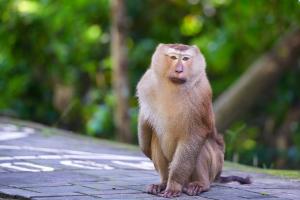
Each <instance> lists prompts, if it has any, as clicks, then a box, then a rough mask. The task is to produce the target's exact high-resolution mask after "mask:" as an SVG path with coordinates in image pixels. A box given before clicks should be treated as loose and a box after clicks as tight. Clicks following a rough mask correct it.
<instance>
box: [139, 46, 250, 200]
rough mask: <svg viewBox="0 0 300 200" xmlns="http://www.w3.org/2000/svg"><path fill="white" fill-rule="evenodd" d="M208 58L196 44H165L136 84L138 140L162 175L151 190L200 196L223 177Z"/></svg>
mask: <svg viewBox="0 0 300 200" xmlns="http://www.w3.org/2000/svg"><path fill="white" fill-rule="evenodd" d="M205 68H206V63H205V59H204V57H203V55H202V54H201V52H200V50H199V49H198V47H196V46H188V45H183V44H160V45H158V47H157V48H156V51H155V52H154V54H153V56H152V61H151V66H150V68H149V69H148V70H147V71H146V73H145V74H144V76H143V77H142V78H141V80H140V82H139V83H138V86H137V96H138V99H139V106H140V111H139V120H138V137H139V145H140V147H141V149H142V151H143V152H144V154H145V155H146V156H147V157H149V158H150V159H151V160H152V161H153V163H154V166H155V169H156V170H157V171H158V173H159V174H160V178H161V182H160V183H159V184H152V185H150V186H149V187H148V189H147V192H148V193H151V194H160V195H161V196H164V197H176V196H179V195H180V194H181V193H182V192H185V193H186V194H188V195H198V194H200V193H201V192H204V191H207V190H208V189H209V188H210V185H211V183H212V182H213V181H218V182H229V181H238V182H240V183H241V184H244V183H250V179H249V178H241V177H237V176H230V177H221V176H220V174H221V171H222V167H223V163H224V149H225V145H224V141H223V138H222V136H221V135H219V134H218V133H217V130H216V127H215V121H214V113H213V108H212V91H211V87H210V84H209V81H208V79H207V75H206V72H205Z"/></svg>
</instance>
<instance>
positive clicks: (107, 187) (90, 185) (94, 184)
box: [76, 182, 128, 190]
mask: <svg viewBox="0 0 300 200" xmlns="http://www.w3.org/2000/svg"><path fill="white" fill-rule="evenodd" d="M76 185H80V186H83V187H87V188H92V189H96V190H125V189H126V187H121V186H112V185H109V184H106V183H105V182H79V183H76ZM127 189H128V188H127Z"/></svg>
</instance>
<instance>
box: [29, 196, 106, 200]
mask: <svg viewBox="0 0 300 200" xmlns="http://www.w3.org/2000/svg"><path fill="white" fill-rule="evenodd" d="M32 200H101V198H100V197H94V196H60V197H37V198H32Z"/></svg>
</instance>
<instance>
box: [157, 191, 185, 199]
mask: <svg viewBox="0 0 300 200" xmlns="http://www.w3.org/2000/svg"><path fill="white" fill-rule="evenodd" d="M180 195H181V191H180V190H179V191H178V190H165V191H164V192H163V193H161V194H160V196H161V197H165V198H172V197H179V196H180Z"/></svg>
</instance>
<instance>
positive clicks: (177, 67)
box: [175, 65, 183, 74]
mask: <svg viewBox="0 0 300 200" xmlns="http://www.w3.org/2000/svg"><path fill="white" fill-rule="evenodd" d="M175 72H176V73H178V74H180V73H182V72H183V66H182V65H177V66H176V69H175Z"/></svg>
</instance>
